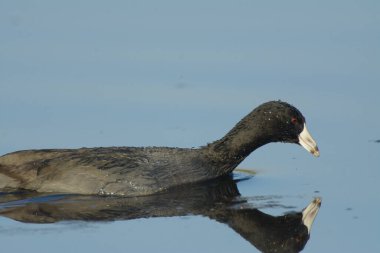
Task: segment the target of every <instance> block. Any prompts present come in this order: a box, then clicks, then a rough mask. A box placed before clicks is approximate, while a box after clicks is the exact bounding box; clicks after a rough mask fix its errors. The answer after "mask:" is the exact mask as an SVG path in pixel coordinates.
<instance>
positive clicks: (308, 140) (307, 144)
mask: <svg viewBox="0 0 380 253" xmlns="http://www.w3.org/2000/svg"><path fill="white" fill-rule="evenodd" d="M298 141H299V144H300V145H301V146H302V147H304V148H305V149H306V150H307V151H309V152H310V153H311V154H313V156H315V157H318V156H319V150H318V146H317V143H316V142H315V141H314V139H313V137H311V135H310V133H309V131H308V130H307V128H306V124H304V125H303V130H302V132H301V133H300V135H299V136H298Z"/></svg>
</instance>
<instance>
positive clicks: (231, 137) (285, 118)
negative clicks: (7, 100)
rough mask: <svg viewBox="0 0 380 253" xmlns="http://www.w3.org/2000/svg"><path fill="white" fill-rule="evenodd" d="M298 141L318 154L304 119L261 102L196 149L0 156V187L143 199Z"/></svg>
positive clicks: (282, 104)
mask: <svg viewBox="0 0 380 253" xmlns="http://www.w3.org/2000/svg"><path fill="white" fill-rule="evenodd" d="M270 142H289V143H298V144H300V145H302V146H303V147H305V148H306V149H307V150H308V151H309V152H311V153H312V154H313V155H315V156H318V155H319V151H318V148H317V145H316V143H315V141H314V140H313V139H312V137H311V136H310V134H309V132H308V130H307V128H306V124H305V118H304V117H303V116H302V114H301V113H300V112H299V111H298V110H297V109H296V108H295V107H293V106H291V105H289V104H287V103H285V102H280V101H273V102H268V103H264V104H262V105H261V106H259V107H257V108H256V109H254V110H253V111H252V112H251V113H249V114H248V115H247V116H246V117H244V118H243V119H242V120H241V121H240V122H239V123H238V124H237V125H236V126H235V127H234V128H233V129H232V130H231V131H230V132H228V133H227V135H226V136H224V137H223V138H222V139H220V140H217V141H215V142H213V143H210V144H208V145H206V146H203V147H201V148H197V149H184V148H164V147H148V148H131V147H110V148H81V149H50V150H27V151H18V152H14V153H10V154H7V155H4V156H2V157H0V189H3V191H4V190H7V191H13V190H17V189H26V190H33V191H39V192H65V193H82V194H116V195H127V196H137V195H147V194H152V193H155V192H159V191H162V190H163V189H167V188H170V187H173V186H175V185H180V184H185V183H193V182H197V181H204V180H208V179H212V178H216V177H219V176H222V175H226V174H229V173H230V172H232V171H233V170H234V169H235V168H236V166H237V165H238V164H239V163H240V162H241V161H243V160H244V158H245V157H247V156H248V155H249V154H250V153H251V152H252V151H253V150H255V149H256V148H258V147H260V146H262V145H264V144H267V143H270Z"/></svg>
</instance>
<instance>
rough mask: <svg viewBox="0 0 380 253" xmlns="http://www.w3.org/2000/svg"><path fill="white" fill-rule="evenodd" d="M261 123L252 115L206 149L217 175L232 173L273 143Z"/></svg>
mask: <svg viewBox="0 0 380 253" xmlns="http://www.w3.org/2000/svg"><path fill="white" fill-rule="evenodd" d="M252 122H254V123H253V124H252ZM259 123H260V119H259V118H258V117H255V114H252V113H251V114H249V115H247V116H246V117H245V118H243V119H242V120H241V121H240V122H239V123H238V124H236V126H235V127H234V128H232V129H231V130H230V131H229V132H228V133H227V134H226V135H225V136H224V137H223V138H221V139H220V140H217V141H215V142H213V143H210V144H208V145H207V146H206V147H204V148H205V149H207V154H208V158H209V159H210V160H211V161H212V162H213V168H214V170H215V171H216V173H218V174H219V173H221V174H227V173H230V172H232V171H233V170H234V169H235V168H236V167H237V166H238V165H239V164H240V163H241V162H242V161H243V160H244V159H245V158H246V157H247V156H248V155H249V154H251V153H252V152H253V151H254V150H255V149H257V148H259V147H261V146H263V145H265V144H267V143H269V142H271V138H270V136H269V135H268V134H266V129H265V128H263V126H262V125H261V124H259Z"/></svg>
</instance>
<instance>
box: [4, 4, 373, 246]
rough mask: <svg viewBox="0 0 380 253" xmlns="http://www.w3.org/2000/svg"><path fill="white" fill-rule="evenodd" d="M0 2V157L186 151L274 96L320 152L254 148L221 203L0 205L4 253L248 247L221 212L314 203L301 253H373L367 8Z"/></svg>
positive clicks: (30, 201)
mask: <svg viewBox="0 0 380 253" xmlns="http://www.w3.org/2000/svg"><path fill="white" fill-rule="evenodd" d="M0 6H1V8H0V14H1V15H0V20H1V22H0V30H1V33H2V36H1V38H0V122H1V124H0V154H5V153H7V152H11V151H15V150H20V149H32V148H68V147H70V148H77V147H82V146H86V147H93V146H123V145H128V146H149V145H155V146H179V147H195V146H199V145H203V144H205V143H207V142H210V141H213V140H215V139H217V138H220V137H221V136H223V135H224V134H225V133H226V132H227V131H228V130H229V129H230V128H231V127H232V126H233V125H234V124H235V123H236V122H237V121H238V120H239V119H240V118H242V117H243V116H245V115H246V114H247V113H248V112H249V111H251V110H252V109H253V108H254V107H256V106H257V105H259V104H260V103H262V102H264V101H267V100H273V99H281V100H285V101H288V102H290V103H292V104H294V105H295V106H297V107H298V108H299V109H300V110H301V111H302V112H303V114H304V115H305V116H306V118H307V122H308V128H309V130H310V132H311V133H312V135H313V137H314V138H315V139H316V141H317V142H318V144H319V147H320V150H321V157H320V158H314V157H312V156H311V155H310V154H308V153H307V152H306V151H305V150H303V149H302V148H300V147H299V146H296V145H290V144H270V145H267V146H265V147H262V148H260V149H259V150H257V151H255V152H254V153H253V154H252V155H251V156H250V157H249V158H248V159H246V160H245V161H244V162H243V163H242V164H241V165H240V166H239V167H240V168H242V169H247V170H251V171H255V172H256V174H255V175H254V176H249V175H248V174H246V173H235V175H234V177H235V179H242V178H244V179H245V180H242V181H238V182H237V183H236V186H235V183H234V182H233V181H231V180H230V181H228V182H227V186H226V185H222V186H220V187H221V189H226V188H227V189H231V187H232V189H234V190H233V191H226V192H227V193H229V194H231V193H232V196H228V198H227V199H228V201H227V200H226V198H224V197H221V196H220V195H212V196H214V198H209V196H208V195H207V194H206V193H209V192H213V191H216V192H219V193H220V192H222V193H223V192H224V191H223V190H220V188H218V187H219V186H213V185H211V186H207V187H206V188H205V187H198V188H196V189H190V190H188V191H187V192H186V191H185V192H183V191H178V192H177V195H175V196H172V195H170V194H168V195H165V196H161V198H162V199H158V200H157V199H152V198H148V197H147V198H142V199H133V201H132V200H131V201H130V202H129V201H125V200H124V201H122V200H107V201H109V202H106V203H105V201H104V200H96V198H95V199H93V198H83V199H82V198H80V197H75V196H59V195H58V196H53V197H46V196H26V195H17V196H14V195H11V196H10V195H0V202H1V205H0V210H1V211H2V212H3V214H2V216H1V217H0V244H1V248H2V250H3V251H4V252H31V253H32V252H68V251H83V252H104V251H109V250H112V251H113V252H126V251H131V252H231V251H237V252H257V251H258V250H257V248H255V247H254V246H253V245H252V244H251V243H250V242H249V241H248V240H246V239H245V238H244V236H243V235H242V234H241V233H239V232H238V231H237V229H236V227H235V228H234V227H233V226H231V224H230V223H228V222H226V219H227V218H226V217H225V216H220V215H222V214H224V211H223V210H225V209H224V207H226V206H231V205H233V206H234V207H241V206H244V207H247V206H248V207H249V208H258V209H259V210H260V211H261V212H263V213H266V214H268V215H271V216H281V215H284V213H288V212H292V211H295V212H298V211H301V210H302V209H303V208H304V207H305V206H306V205H308V203H310V202H311V201H312V200H313V198H314V197H321V198H322V207H321V209H320V212H319V214H318V216H317V218H316V220H315V223H314V225H313V228H312V231H311V236H310V239H309V241H308V242H307V244H306V246H305V249H304V252H379V251H380V243H379V242H378V235H379V234H380V218H379V215H378V213H379V212H378V210H379V208H380V204H379V203H380V201H379V200H380V197H379V192H380V186H379V180H380V170H379V167H380V166H379V165H380V156H379V154H380V143H378V142H376V140H379V139H380V130H379V129H380V117H379V108H380V101H379V99H378V97H379V94H380V88H379V87H380V86H379V81H380V74H379V67H380V62H379V59H380V55H379V45H380V36H379V34H380V31H379V30H380V28H379V27H380V20H379V19H380V16H379V15H378V13H379V11H380V3H379V2H378V1H360V2H358V1H318V2H315V3H309V2H308V3H306V2H301V1H295V2H286V3H285V2H277V3H273V2H271V3H268V4H266V3H258V2H256V1H234V2H228V1H208V2H204V1H191V2H179V1H150V2H144V3H142V2H141V1H123V2H122V1H115V2H107V4H106V3H103V2H100V1H99V2H94V1H91V2H90V1H82V2H80V3H78V2H77V1H65V2H62V3H52V2H51V1H38V2H34V1H17V2H16V1H3V2H2V3H1V4H0ZM215 187H216V188H215ZM218 189H219V190H218ZM238 192H239V193H240V196H238ZM181 194H184V195H181ZM186 194H189V195H186ZM190 195H191V196H190ZM207 196H208V197H207ZM215 196H216V197H215ZM218 196H219V197H218ZM222 196H225V195H223V194H222ZM185 199H186V200H189V201H185ZM118 201H121V202H118ZM78 203H79V204H78ZM176 203H178V204H176ZM104 206H106V207H104ZM98 207H99V208H98ZM121 207H127V208H124V209H123V208H121ZM138 207H139V208H138ZM176 207H178V208H176ZM9 208H14V209H15V208H16V209H17V208H18V210H20V211H19V212H18V213H13V215H14V216H10V215H5V214H4V210H9ZM33 208H37V209H33ZM81 208H82V209H81ZM86 208H87V209H86ZM88 208H90V209H91V208H92V209H91V210H92V211H91V212H90V211H89V209H88ZM65 210H67V211H65ZM94 210H95V211H99V210H105V211H104V212H103V213H102V212H101V213H102V214H103V218H104V217H105V219H101V220H102V221H94V220H95V218H94V217H95V216H96V217H99V216H98V215H95V214H94ZM126 210H127V211H126ZM212 210H214V211H215V210H216V211H217V212H216V213H213V212H212ZM23 211H24V212H23ZM222 211H223V212H222ZM95 213H96V212H95ZM16 214H17V215H18V216H15V215H16ZM28 214H29V215H28ZM30 214H34V215H32V216H31V215H30ZM86 214H87V215H86ZM49 215H50V216H49ZM36 216H37V217H40V218H41V220H40V221H39V222H55V221H60V222H57V223H45V224H38V223H35V222H37V221H35V220H31V217H36ZM150 216H155V218H153V217H152V218H148V217H150ZM46 217H50V219H48V218H46ZM228 217H232V216H228ZM233 217H235V216H233ZM222 218H223V219H222ZM28 219H29V220H28ZM16 220H24V222H21V221H16ZM26 220H28V222H25V221H26ZM85 220H92V221H85ZM98 220H99V219H98ZM227 220H228V219H227ZM227 223H228V224H227Z"/></svg>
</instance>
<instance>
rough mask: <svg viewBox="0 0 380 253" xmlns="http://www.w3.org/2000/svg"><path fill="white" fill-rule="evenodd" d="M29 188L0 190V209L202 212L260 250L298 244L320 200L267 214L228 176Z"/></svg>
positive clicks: (42, 216)
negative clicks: (141, 186) (130, 186)
mask: <svg viewBox="0 0 380 253" xmlns="http://www.w3.org/2000/svg"><path fill="white" fill-rule="evenodd" d="M28 194H29V195H22V194H6V195H3V196H0V202H2V204H0V215H1V216H5V217H9V218H12V219H15V220H18V221H21V222H28V223H30V222H32V223H52V222H59V221H64V220H84V221H113V220H131V219H138V218H151V217H174V216H185V215H202V216H205V217H209V218H210V219H213V220H216V221H219V222H221V223H224V224H227V225H228V226H229V227H231V228H232V229H233V230H235V231H236V232H237V233H238V234H240V235H241V236H242V237H243V238H245V239H246V240H248V241H249V242H250V243H251V244H252V245H254V246H255V247H256V248H257V249H259V250H260V251H262V252H298V251H300V250H302V249H303V247H304V246H305V244H306V243H307V241H308V239H309V235H310V230H311V225H312V223H313V221H314V219H315V217H316V215H317V212H318V210H319V208H320V203H321V201H320V199H319V198H317V199H315V200H314V201H312V202H311V203H310V204H309V205H308V206H307V207H306V208H305V209H304V210H303V211H302V212H298V213H292V214H287V215H283V216H278V217H275V216H271V215H269V214H265V213H263V212H261V211H259V210H258V209H255V208H251V205H250V204H249V203H247V201H246V199H244V198H242V197H240V196H239V191H238V189H237V186H236V183H235V182H234V181H233V180H232V179H231V178H230V177H229V176H226V177H221V178H219V179H217V180H211V181H207V182H203V183H196V184H192V185H187V186H179V187H175V188H173V189H170V190H168V191H167V192H165V193H162V194H154V195H149V196H140V197H135V198H120V197H104V196H89V195H86V196H84V195H50V196H49V195H48V196H46V195H45V196H44V195H41V194H40V193H28ZM31 194H34V195H31ZM38 194H39V195H38ZM20 198H21V200H20ZM270 206H271V207H273V206H275V205H274V204H273V202H271V203H270ZM264 207H265V206H264ZM0 232H1V230H0ZM4 232H5V231H4ZM145 239H147V238H145Z"/></svg>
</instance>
